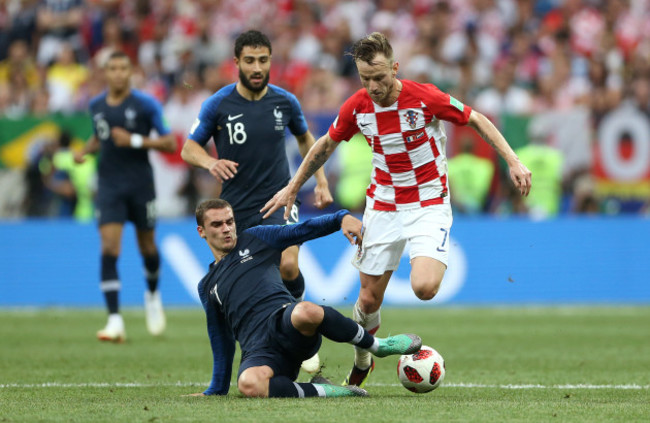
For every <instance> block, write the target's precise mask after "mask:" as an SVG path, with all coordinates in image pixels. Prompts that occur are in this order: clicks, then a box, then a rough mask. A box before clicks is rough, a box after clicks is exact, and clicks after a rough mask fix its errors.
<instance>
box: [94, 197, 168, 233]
mask: <svg viewBox="0 0 650 423" xmlns="http://www.w3.org/2000/svg"><path fill="white" fill-rule="evenodd" d="M155 198H156V194H155V191H154V190H153V189H151V190H131V191H127V192H119V191H113V190H102V189H101V188H100V191H99V193H98V195H97V201H96V205H97V220H98V223H99V225H100V226H101V225H104V224H106V223H124V222H126V221H127V220H128V221H130V222H133V224H134V225H135V227H136V228H137V229H138V230H152V229H154V227H155V225H156V204H155Z"/></svg>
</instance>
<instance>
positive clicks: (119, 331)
mask: <svg viewBox="0 0 650 423" xmlns="http://www.w3.org/2000/svg"><path fill="white" fill-rule="evenodd" d="M97 339H99V340H100V341H110V342H119V343H121V342H124V341H126V330H124V320H122V316H120V315H119V314H109V315H108V323H106V327H104V329H100V330H98V331H97Z"/></svg>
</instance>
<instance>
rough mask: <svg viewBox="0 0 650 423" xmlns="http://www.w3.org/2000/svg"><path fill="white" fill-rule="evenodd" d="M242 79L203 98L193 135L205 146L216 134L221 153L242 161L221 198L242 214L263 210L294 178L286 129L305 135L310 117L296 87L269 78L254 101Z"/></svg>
mask: <svg viewBox="0 0 650 423" xmlns="http://www.w3.org/2000/svg"><path fill="white" fill-rule="evenodd" d="M236 85H237V84H231V85H228V86H226V87H224V88H222V89H220V90H219V91H217V92H216V93H215V94H213V95H212V96H211V97H210V98H208V99H207V100H206V101H205V102H204V103H203V105H202V107H201V112H200V113H199V117H198V119H197V120H196V121H195V122H194V125H193V126H192V129H191V131H190V134H189V139H191V140H193V141H196V142H197V143H199V144H200V145H202V146H205V145H206V144H207V143H208V141H209V140H210V138H213V139H214V142H215V145H216V147H217V154H218V156H219V158H220V159H227V160H232V161H234V162H236V163H238V164H239V167H238V168H237V174H236V175H235V177H234V178H231V179H229V180H227V181H224V184H223V189H222V192H221V198H223V199H224V200H226V201H228V202H229V203H230V204H231V205H232V207H233V210H235V212H236V215H237V218H238V219H242V218H245V217H248V216H250V215H252V214H255V213H259V210H260V209H261V208H262V206H264V204H266V202H267V201H268V200H269V199H270V198H271V196H272V195H273V194H275V193H276V192H278V191H279V190H280V189H282V188H283V187H284V186H285V185H286V184H287V183H288V182H289V179H290V178H291V175H290V173H289V162H288V160H287V153H286V148H285V131H286V128H288V129H289V130H290V131H291V133H292V134H294V135H303V134H305V133H306V132H307V122H306V121H305V117H304V115H303V113H302V110H301V108H300V103H298V100H297V99H296V97H295V96H294V95H293V94H291V93H290V92H288V91H286V90H283V89H282V88H280V87H276V86H274V85H270V84H269V85H268V91H267V93H266V95H265V96H264V97H263V98H262V99H260V100H258V101H250V100H247V99H245V98H244V97H242V96H241V95H240V94H239V93H238V92H237V89H236Z"/></svg>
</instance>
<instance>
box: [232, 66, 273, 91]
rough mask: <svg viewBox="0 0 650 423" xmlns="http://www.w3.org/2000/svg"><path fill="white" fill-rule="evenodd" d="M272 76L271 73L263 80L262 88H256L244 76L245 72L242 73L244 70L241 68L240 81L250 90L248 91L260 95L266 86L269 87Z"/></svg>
mask: <svg viewBox="0 0 650 423" xmlns="http://www.w3.org/2000/svg"><path fill="white" fill-rule="evenodd" d="M270 74H271V73H270V72H269V73H267V74H266V76H265V77H264V79H263V80H262V83H261V84H260V86H259V87H256V86H254V85H253V84H251V81H250V79H248V78H247V77H246V75H244V72H242V70H241V68H240V69H239V80H240V81H241V83H242V85H243V86H244V87H246V89H248V90H250V91H252V92H254V93H259V92H260V91H262V90H263V89H264V88H266V86H267V85H268V83H269V76H270Z"/></svg>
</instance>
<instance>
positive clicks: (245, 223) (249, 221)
mask: <svg viewBox="0 0 650 423" xmlns="http://www.w3.org/2000/svg"><path fill="white" fill-rule="evenodd" d="M299 208H300V202H299V201H297V200H296V202H295V203H294V205H293V207H292V208H291V213H290V214H289V220H284V208H280V209H278V210H276V211H275V213H273V214H272V215H271V216H269V217H268V218H266V219H262V216H264V213H255V214H253V215H250V216H245V217H241V216H238V215H237V213H235V222H236V223H237V235H240V234H241V233H242V232H244V231H245V230H246V229H248V228H252V227H253V226H260V225H284V224H285V223H291V224H293V223H298V222H299V221H300V215H299Z"/></svg>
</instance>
